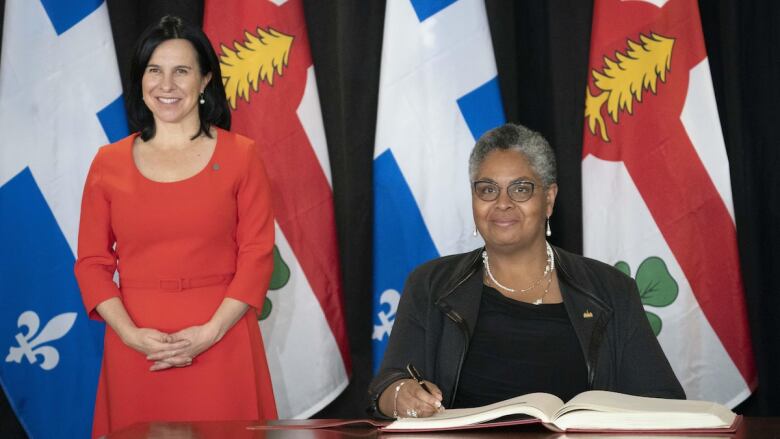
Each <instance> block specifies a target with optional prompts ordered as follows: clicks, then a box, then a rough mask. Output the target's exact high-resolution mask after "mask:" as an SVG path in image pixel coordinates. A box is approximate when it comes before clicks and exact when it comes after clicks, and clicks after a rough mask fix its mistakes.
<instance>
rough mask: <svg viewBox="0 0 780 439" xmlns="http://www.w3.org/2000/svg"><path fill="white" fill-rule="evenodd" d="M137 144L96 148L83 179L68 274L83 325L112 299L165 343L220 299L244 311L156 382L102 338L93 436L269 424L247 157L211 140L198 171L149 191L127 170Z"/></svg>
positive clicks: (260, 246) (261, 199) (243, 149)
mask: <svg viewBox="0 0 780 439" xmlns="http://www.w3.org/2000/svg"><path fill="white" fill-rule="evenodd" d="M137 135H138V134H133V135H131V136H129V137H127V138H125V139H123V140H120V141H118V142H116V143H113V144H110V145H106V146H104V147H102V148H101V149H100V150H99V151H98V153H97V155H96V157H95V159H94V161H93V162H92V166H91V167H90V170H89V174H88V176H87V181H86V184H85V188H84V195H83V199H82V208H81V223H80V226H79V240H78V259H77V261H76V266H75V272H76V278H77V280H78V283H79V287H80V288H81V292H82V298H83V300H84V305H85V307H86V309H87V313H88V314H89V316H90V317H91V318H94V319H100V315H99V314H98V313H97V312H96V310H95V307H96V306H97V305H98V304H100V303H101V302H103V301H105V300H107V299H109V298H112V297H119V298H121V300H122V302H123V304H124V306H125V308H126V309H127V312H128V313H129V314H130V317H131V318H132V319H133V321H134V322H135V324H136V325H137V326H138V327H149V328H154V329H158V330H160V331H165V332H175V331H178V330H180V329H183V328H186V327H189V326H193V325H200V324H203V323H206V322H207V321H208V320H209V319H210V318H211V316H212V315H213V314H214V312H215V311H216V309H217V307H218V306H219V305H220V303H221V302H222V300H223V299H224V298H225V297H231V298H234V299H237V300H240V301H242V302H245V303H247V304H249V305H250V309H249V310H248V311H247V312H246V313H245V315H244V316H243V318H242V319H241V320H240V321H239V322H238V323H236V324H235V325H234V326H233V328H231V329H230V330H229V331H228V332H227V334H225V336H224V337H223V338H222V339H221V340H220V341H219V342H218V343H217V344H215V345H214V346H213V347H211V348H210V349H209V350H207V351H206V352H203V353H202V354H200V355H199V356H198V357H197V358H195V360H194V362H193V364H192V365H191V366H189V367H183V368H171V369H167V370H164V371H158V372H150V371H149V367H150V366H151V363H150V362H149V361H148V360H146V359H145V358H144V356H143V355H142V354H140V353H139V352H137V351H135V350H133V349H131V348H129V347H127V346H126V345H125V344H124V343H123V342H122V341H121V340H120V339H119V337H118V335H117V334H116V333H115V332H114V331H113V330H111V328H110V327H108V326H107V327H106V334H105V340H104V352H103V364H102V369H101V374H100V381H99V383H98V391H97V398H96V403H95V416H94V421H93V432H92V433H93V436H95V437H97V436H101V435H104V434H107V433H110V432H112V431H116V430H118V429H121V428H123V427H125V426H128V425H131V424H133V423H136V422H145V421H156V420H164V421H177V420H229V419H247V420H248V419H275V418H276V406H275V403H274V396H273V390H272V387H271V379H270V375H269V372H268V365H267V362H266V358H265V352H264V349H263V340H262V338H261V335H260V329H259V327H258V323H257V312H256V310H257V309H260V307H261V306H262V304H263V301H264V299H265V294H266V291H267V288H268V284H269V281H270V277H271V272H272V269H273V242H274V220H273V215H272V212H271V201H270V187H269V182H268V179H267V176H266V173H265V169H264V167H263V163H262V160H261V158H260V155H259V153H258V151H257V148H256V147H255V144H254V142H253V141H251V140H249V139H247V138H245V137H242V136H240V135H237V134H234V133H230V132H228V131H224V130H217V142H216V147H215V149H214V152H213V155H212V157H211V160H210V161H209V163H208V164H207V165H206V167H205V168H203V169H202V170H201V171H200V172H199V173H197V174H196V175H194V176H192V177H190V178H187V179H185V180H180V181H176V182H171V183H161V182H156V181H152V180H150V179H148V178H146V177H144V176H143V175H142V174H141V173H140V171H139V170H138V168H137V167H136V165H135V162H134V160H133V155H132V147H133V141H134V140H135V138H136V137H137ZM117 270H118V272H119V286H117V285H116V284H115V283H114V281H113V277H114V272H115V271H117Z"/></svg>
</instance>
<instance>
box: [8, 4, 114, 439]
mask: <svg viewBox="0 0 780 439" xmlns="http://www.w3.org/2000/svg"><path fill="white" fill-rule="evenodd" d="M3 23H4V26H3V41H2V59H0V133H2V137H1V138H0V139H1V140H0V383H1V384H2V388H3V391H4V392H5V394H6V396H7V398H8V400H9V403H10V405H11V407H12V408H13V409H14V411H15V412H16V415H17V417H18V418H19V420H20V422H21V424H22V426H23V427H24V429H25V430H26V432H27V434H28V435H29V436H30V437H32V438H47V437H89V436H90V433H91V430H92V411H93V407H94V399H95V390H96V387H97V379H98V374H99V372H100V361H101V356H102V345H103V326H102V325H101V324H99V323H96V322H94V321H89V320H88V319H87V316H86V313H85V312H84V306H83V305H82V302H81V297H80V295H79V290H78V286H77V284H76V280H75V277H74V275H73V263H74V250H75V248H76V236H77V229H78V221H79V211H80V204H81V192H82V189H83V186H84V179H85V177H86V174H87V169H88V167H89V164H90V162H91V161H92V157H93V156H94V155H95V152H96V150H97V148H98V147H99V146H101V145H103V144H106V143H108V142H111V141H115V140H118V139H119V138H121V137H122V136H124V135H126V133H127V123H126V120H125V113H124V106H123V102H122V97H121V96H122V88H121V85H120V79H119V71H118V69H117V63H116V54H115V52H114V44H113V40H112V36H111V27H110V24H109V20H108V10H107V7H106V4H105V2H103V1H101V0H6V1H5V18H4V22H3Z"/></svg>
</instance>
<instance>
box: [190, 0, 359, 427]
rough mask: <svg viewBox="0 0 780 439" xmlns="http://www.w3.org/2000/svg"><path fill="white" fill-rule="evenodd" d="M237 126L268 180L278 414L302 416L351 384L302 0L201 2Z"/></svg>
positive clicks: (266, 336) (268, 329)
mask: <svg viewBox="0 0 780 439" xmlns="http://www.w3.org/2000/svg"><path fill="white" fill-rule="evenodd" d="M204 29H205V31H206V33H207V34H208V35H209V38H210V39H211V41H212V44H214V48H215V50H216V51H217V55H218V56H219V58H220V64H221V69H222V82H223V84H224V86H225V91H226V93H227V98H228V101H229V103H230V106H231V108H232V110H233V127H232V129H233V130H235V131H236V132H238V133H241V134H244V135H246V136H248V137H250V138H252V139H254V140H255V141H256V142H257V144H258V146H259V147H260V150H261V152H262V154H263V158H264V160H265V165H266V169H267V171H268V175H269V177H270V180H271V186H272V188H271V189H272V196H273V209H274V216H275V217H276V226H277V227H276V248H275V252H274V275H273V278H272V279H271V291H269V294H268V298H267V299H266V304H265V306H264V308H263V311H262V313H261V315H260V316H259V320H260V322H261V323H260V326H261V329H262V333H263V341H264V344H265V348H266V353H267V356H268V363H269V368H270V370H271V377H272V381H273V386H274V394H275V396H276V403H277V409H278V412H279V417H280V418H306V417H309V416H311V415H313V414H314V413H316V412H317V411H319V410H320V409H322V408H323V407H325V405H327V404H328V403H329V402H331V401H332V400H333V399H334V398H335V397H336V396H338V394H339V393H341V391H342V390H343V389H344V388H345V387H346V386H347V383H348V377H349V374H350V361H349V351H348V345H347V336H346V329H345V325H344V314H343V306H342V293H341V279H340V271H339V260H338V249H337V243H336V227H335V220H334V213H333V192H332V190H331V178H330V163H329V160H328V151H327V145H326V142H325V130H324V128H323V124H322V115H321V112H320V103H319V96H318V92H317V84H316V81H315V76H314V67H313V65H312V61H311V53H310V49H309V41H308V35H307V33H306V24H305V22H304V16H303V6H302V3H301V1H300V0H288V1H274V2H272V1H265V0H236V1H231V2H222V1H216V0H211V1H206V4H205V14H204Z"/></svg>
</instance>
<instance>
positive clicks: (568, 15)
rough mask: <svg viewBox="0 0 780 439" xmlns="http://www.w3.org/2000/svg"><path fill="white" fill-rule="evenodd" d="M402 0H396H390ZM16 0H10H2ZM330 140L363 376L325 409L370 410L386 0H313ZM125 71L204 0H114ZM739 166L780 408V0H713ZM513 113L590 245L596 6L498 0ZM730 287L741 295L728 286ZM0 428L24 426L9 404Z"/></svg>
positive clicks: (715, 62) (309, 2) (562, 227)
mask: <svg viewBox="0 0 780 439" xmlns="http://www.w3.org/2000/svg"><path fill="white" fill-rule="evenodd" d="M391 1H395V0H391ZM2 3H4V0H0V5H2ZM304 4H305V13H306V20H307V23H308V29H309V36H310V40H311V46H312V54H313V58H314V64H315V69H316V72H317V83H318V85H319V91H320V99H321V105H322V112H323V118H324V121H325V131H326V135H327V140H328V148H329V151H330V160H331V167H332V175H333V190H334V199H335V208H336V220H337V226H338V233H339V245H340V250H341V263H342V271H343V281H344V297H345V304H346V315H347V326H348V330H349V341H350V348H351V354H352V360H353V375H352V381H351V384H350V386H349V387H348V388H347V390H346V391H345V392H344V393H343V394H342V395H341V396H340V397H339V398H338V399H337V400H336V401H335V402H334V403H333V404H331V405H330V406H328V407H327V408H325V409H324V410H323V411H322V412H321V413H320V414H319V415H318V416H319V417H360V416H363V415H364V407H365V406H366V401H367V397H366V394H365V389H366V387H367V384H368V381H369V380H370V378H371V364H370V362H371V343H370V340H371V331H372V326H371V325H372V322H371V259H370V257H367V255H371V224H372V193H371V187H372V184H371V182H372V180H371V178H372V176H371V172H370V170H371V168H372V158H373V147H374V129H375V120H376V104H377V86H378V82H379V63H380V57H381V46H382V29H383V23H384V6H385V4H384V2H383V1H378V0H376V1H375V0H371V1H365V0H343V1H322V0H305V1H304ZM108 7H109V13H110V15H111V24H112V27H113V32H114V40H115V43H116V49H117V57H118V59H119V65H120V69H121V71H122V75H123V78H124V76H125V75H126V71H127V63H128V59H129V55H130V49H131V47H132V44H133V42H134V40H135V38H136V37H137V36H138V35H139V33H140V32H141V31H142V30H143V29H144V28H145V27H146V26H147V25H148V24H150V23H152V22H155V21H156V20H158V19H159V17H161V16H162V15H164V14H166V13H172V14H177V15H180V16H182V17H184V18H185V19H187V20H189V21H191V22H193V23H201V21H202V14H203V5H202V0H195V1H185V0H155V1H152V0H143V1H139V0H108ZM699 7H700V8H701V15H702V26H703V30H704V35H705V40H706V44H707V49H708V53H709V61H710V67H711V70H712V75H713V82H714V86H715V94H716V98H717V102H718V107H719V112H720V119H721V124H722V127H723V131H724V137H725V140H726V147H727V153H728V157H729V161H730V165H731V181H732V186H733V187H732V191H733V196H734V204H735V206H734V207H735V216H736V222H737V232H738V237H739V250H740V258H741V262H742V270H743V276H744V281H745V288H746V298H747V305H748V312H749V316H750V323H751V330H752V336H753V348H754V350H755V353H756V362H757V366H758V372H759V387H758V390H757V392H756V393H754V395H753V396H751V397H750V398H749V399H748V400H747V401H746V402H745V403H743V404H742V405H741V406H740V407H738V409H737V411H738V412H740V413H745V414H748V415H755V416H769V415H771V416H778V415H780V355H779V354H780V343H779V342H778V340H780V337H778V334H780V319H777V318H775V313H776V312H780V298H779V297H778V294H780V281H778V280H777V279H776V277H775V276H774V274H776V273H780V263H779V262H778V261H780V252H778V247H780V208H779V207H778V203H779V202H780V196H779V194H778V192H779V191H780V181H779V180H778V174H777V173H776V172H775V170H776V169H777V168H778V167H780V154H779V153H778V149H779V148H778V147H780V134H779V133H778V130H777V129H776V126H777V125H778V123H780V112H778V111H777V109H776V105H777V104H778V102H780V92H778V87H777V85H776V84H775V82H776V81H780V55H778V54H777V53H776V51H777V50H778V48H780V36H779V35H778V33H777V31H776V29H775V28H774V27H775V26H777V24H778V23H780V2H776V1H773V0H765V1H760V0H754V1H750V0H745V1H737V0H734V1H730V0H700V1H699ZM487 10H488V18H489V21H490V25H491V31H492V34H493V44H494V50H495V55H496V61H497V65H498V72H499V81H500V85H501V91H502V95H503V99H504V107H505V111H506V115H507V119H508V120H511V121H517V122H520V123H523V124H525V125H528V126H530V127H531V128H534V129H536V130H539V131H541V132H542V133H544V134H545V135H546V136H547V137H548V138H549V139H550V141H551V143H552V144H553V147H554V148H555V150H556V155H557V156H558V161H559V167H560V170H559V172H560V186H561V192H560V193H559V195H558V202H557V205H556V214H555V216H554V217H553V219H552V227H553V232H554V233H553V237H552V239H551V240H552V241H553V242H554V243H556V244H558V245H561V246H563V247H565V248H568V249H571V250H573V251H577V252H580V251H581V250H582V215H581V210H582V205H581V195H580V158H581V142H582V123H583V108H584V107H583V105H584V93H583V91H584V90H585V80H586V74H587V59H588V47H589V36H590V22H591V13H592V3H591V2H590V1H584V0H518V1H512V0H487ZM723 293H724V294H729V292H728V291H724V292H723ZM0 431H6V432H8V431H10V432H16V433H19V432H20V431H21V430H20V429H19V426H18V424H17V423H16V421H15V418H14V415H13V413H12V412H11V411H10V410H9V409H8V405H7V402H6V401H5V400H4V399H3V400H2V401H0Z"/></svg>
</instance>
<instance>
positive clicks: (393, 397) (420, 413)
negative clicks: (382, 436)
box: [379, 378, 444, 418]
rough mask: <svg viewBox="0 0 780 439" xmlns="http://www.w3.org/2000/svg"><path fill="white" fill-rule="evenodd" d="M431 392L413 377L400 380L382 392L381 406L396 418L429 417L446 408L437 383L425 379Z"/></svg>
mask: <svg viewBox="0 0 780 439" xmlns="http://www.w3.org/2000/svg"><path fill="white" fill-rule="evenodd" d="M423 383H424V384H425V386H426V387H427V388H428V389H429V390H430V393H428V392H426V391H425V389H423V387H422V385H421V384H420V383H418V382H417V381H415V380H414V379H411V378H405V379H402V380H398V381H396V382H394V383H392V384H391V385H389V386H388V387H387V389H386V390H385V391H384V392H382V396H381V397H380V400H379V408H380V410H381V411H382V413H384V414H386V415H387V416H393V417H396V418H427V417H429V416H431V415H433V414H434V413H437V412H439V411H441V410H444V407H443V406H442V403H441V401H442V393H441V390H439V387H438V386H436V384H433V383H432V382H430V381H423Z"/></svg>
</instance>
